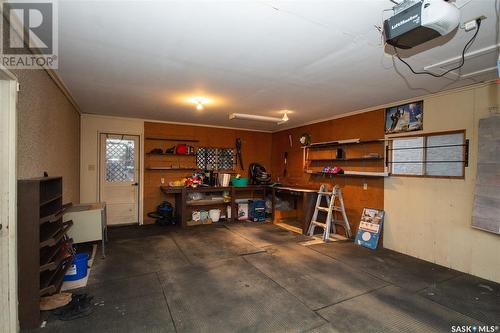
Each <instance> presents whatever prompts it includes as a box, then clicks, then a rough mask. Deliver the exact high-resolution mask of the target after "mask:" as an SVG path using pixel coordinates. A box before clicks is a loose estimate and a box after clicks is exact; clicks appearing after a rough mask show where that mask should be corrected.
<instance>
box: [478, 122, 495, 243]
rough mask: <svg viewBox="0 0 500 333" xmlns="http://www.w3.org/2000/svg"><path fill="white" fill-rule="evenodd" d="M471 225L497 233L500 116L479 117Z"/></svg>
mask: <svg viewBox="0 0 500 333" xmlns="http://www.w3.org/2000/svg"><path fill="white" fill-rule="evenodd" d="M472 227H474V228H477V229H482V230H485V231H489V232H493V233H496V234H500V117H499V116H492V117H489V118H485V119H481V120H479V135H478V159H477V177H476V190H475V195H474V209H473V211H472Z"/></svg>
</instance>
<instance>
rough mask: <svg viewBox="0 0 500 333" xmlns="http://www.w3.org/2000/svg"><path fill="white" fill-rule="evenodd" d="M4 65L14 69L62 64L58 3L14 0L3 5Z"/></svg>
mask: <svg viewBox="0 0 500 333" xmlns="http://www.w3.org/2000/svg"><path fill="white" fill-rule="evenodd" d="M2 12H3V18H2V22H1V24H2V26H1V31H2V34H1V43H0V47H1V49H0V57H1V58H0V64H1V65H3V66H4V67H6V68H14V69H42V68H51V69H56V68H57V67H58V50H59V49H58V22H57V17H58V16H57V3H56V2H55V1H54V2H53V1H47V0H45V1H37V0H31V1H24V0H12V1H8V2H4V3H3V4H2Z"/></svg>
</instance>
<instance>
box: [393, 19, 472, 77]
mask: <svg viewBox="0 0 500 333" xmlns="http://www.w3.org/2000/svg"><path fill="white" fill-rule="evenodd" d="M476 22H477V29H476V32H475V33H474V36H472V38H471V39H470V40H469V41H468V42H467V44H465V47H464V49H463V51H462V61H461V62H460V65H458V66H456V67H454V68H451V69H449V70H447V71H446V72H444V73H441V74H434V73H432V72H427V71H423V72H417V71H415V70H414V69H413V68H412V67H411V65H410V64H409V63H407V62H406V61H404V60H403V59H401V57H400V56H399V54H398V50H397V49H396V47H395V46H393V47H394V53H395V54H396V57H397V58H398V59H399V61H401V62H402V63H403V64H405V65H406V66H408V68H409V69H410V70H411V72H412V73H413V74H417V75H420V74H427V75H431V76H434V77H443V76H445V75H446V74H448V73H449V72H451V71H454V70H457V69H460V68H462V67H463V65H464V64H465V52H466V51H467V49H468V48H469V47H470V46H471V45H472V43H474V40H476V36H477V34H478V33H479V28H480V27H481V20H480V19H477V20H476Z"/></svg>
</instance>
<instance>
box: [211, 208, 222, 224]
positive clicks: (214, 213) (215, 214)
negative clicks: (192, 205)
mask: <svg viewBox="0 0 500 333" xmlns="http://www.w3.org/2000/svg"><path fill="white" fill-rule="evenodd" d="M208 216H209V217H210V219H211V220H212V222H219V219H220V209H210V211H209V212H208Z"/></svg>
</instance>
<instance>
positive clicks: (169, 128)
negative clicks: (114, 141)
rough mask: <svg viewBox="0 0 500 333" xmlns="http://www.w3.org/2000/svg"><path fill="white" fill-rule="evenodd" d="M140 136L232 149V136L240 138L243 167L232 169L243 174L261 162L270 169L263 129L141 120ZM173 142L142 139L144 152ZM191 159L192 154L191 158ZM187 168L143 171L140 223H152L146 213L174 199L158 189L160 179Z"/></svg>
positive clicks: (172, 177)
mask: <svg viewBox="0 0 500 333" xmlns="http://www.w3.org/2000/svg"><path fill="white" fill-rule="evenodd" d="M144 137H145V138H148V137H160V138H176V139H177V138H179V139H191V140H199V142H197V143H189V144H191V145H193V146H198V147H220V148H235V141H236V138H240V139H241V141H242V157H243V164H244V168H245V169H244V170H241V168H240V166H239V165H238V166H237V168H236V169H235V171H237V172H239V173H240V174H241V175H243V176H247V174H248V165H249V164H250V163H252V162H257V163H261V164H262V165H264V166H265V167H266V168H268V169H269V168H271V140H272V134H270V133H263V132H253V131H243V130H233V129H224V128H212V127H203V126H194V125H193V126H190V125H174V124H165V123H155V122H145V123H144ZM174 144H175V142H161V141H149V140H145V142H144V152H145V153H147V152H149V151H151V150H152V149H153V148H162V149H165V148H167V147H169V146H173V145H174ZM193 159H194V157H193ZM144 163H145V167H146V168H147V167H148V157H147V156H146V157H145V159H144ZM191 174H192V172H190V171H169V170H168V171H166V170H162V171H157V170H147V169H146V170H145V171H144V223H153V222H154V220H153V219H151V218H149V217H148V216H147V213H148V212H152V211H154V210H155V209H156V206H157V205H158V204H160V203H161V202H162V201H164V200H168V201H170V202H171V203H172V204H174V198H173V197H168V196H166V195H164V194H162V193H161V192H160V185H161V178H162V177H163V178H165V183H166V184H167V183H168V182H169V181H174V180H177V179H180V178H182V177H186V176H189V175H191Z"/></svg>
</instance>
